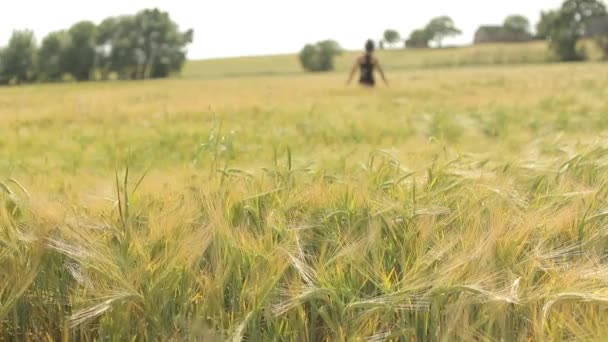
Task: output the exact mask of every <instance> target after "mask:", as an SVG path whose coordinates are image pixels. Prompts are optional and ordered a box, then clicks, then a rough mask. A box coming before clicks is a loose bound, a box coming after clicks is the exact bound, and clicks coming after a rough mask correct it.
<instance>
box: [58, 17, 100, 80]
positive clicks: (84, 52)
mask: <svg viewBox="0 0 608 342" xmlns="http://www.w3.org/2000/svg"><path fill="white" fill-rule="evenodd" d="M68 34H69V45H68V47H67V49H66V53H65V59H64V61H65V63H66V65H67V71H68V72H69V73H70V74H71V75H72V76H73V77H74V78H75V79H76V80H78V81H87V80H90V79H91V78H92V77H93V71H94V70H95V63H96V61H95V57H96V52H95V40H96V34H97V28H96V26H95V24H93V23H92V22H90V21H81V22H79V23H77V24H74V25H73V26H72V27H71V28H70V29H69V30H68Z"/></svg>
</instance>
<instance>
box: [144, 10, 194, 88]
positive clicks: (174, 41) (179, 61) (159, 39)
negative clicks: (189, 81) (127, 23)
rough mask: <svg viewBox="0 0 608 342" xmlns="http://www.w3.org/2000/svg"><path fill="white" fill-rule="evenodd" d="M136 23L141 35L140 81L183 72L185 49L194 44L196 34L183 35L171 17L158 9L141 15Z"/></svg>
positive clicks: (185, 33)
mask: <svg viewBox="0 0 608 342" xmlns="http://www.w3.org/2000/svg"><path fill="white" fill-rule="evenodd" d="M134 21H135V26H136V27H137V29H138V32H139V38H138V44H137V47H136V51H135V52H136V59H137V63H138V65H137V67H138V68H137V69H138V70H137V78H148V77H152V78H158V77H167V76H169V74H170V73H171V72H173V71H179V70H181V68H182V66H183V64H184V62H185V61H186V50H185V46H186V45H188V44H189V43H191V42H192V40H193V37H194V31H192V30H188V31H186V32H180V31H179V29H178V26H177V24H176V23H175V22H173V21H172V20H171V18H170V17H169V14H168V13H167V12H162V11H159V10H158V9H151V10H144V11H141V12H139V13H138V14H137V15H135V18H134Z"/></svg>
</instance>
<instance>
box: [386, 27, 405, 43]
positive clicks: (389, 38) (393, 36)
mask: <svg viewBox="0 0 608 342" xmlns="http://www.w3.org/2000/svg"><path fill="white" fill-rule="evenodd" d="M400 39H401V35H400V34H399V32H397V31H396V30H386V31H384V41H386V42H387V43H389V44H391V45H392V44H395V43H397V42H398V41H399V40H400Z"/></svg>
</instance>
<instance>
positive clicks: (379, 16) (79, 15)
mask: <svg viewBox="0 0 608 342" xmlns="http://www.w3.org/2000/svg"><path fill="white" fill-rule="evenodd" d="M561 2H562V0H422V1H413V0H365V1H362V0H298V1H293V0H203V1H200V2H197V1H193V0H97V1H96V0H53V1H48V0H35V1H34V0H17V1H10V2H8V3H7V4H5V6H3V8H2V11H1V12H0V46H4V45H6V43H7V41H8V39H9V38H10V35H11V33H12V31H13V30H14V29H31V30H33V31H34V33H35V35H36V37H37V39H38V40H39V41H40V40H41V39H42V38H43V37H44V36H45V35H46V34H47V33H49V32H52V31H55V30H59V29H64V28H68V27H69V26H71V25H72V24H74V23H76V22H78V21H80V20H92V21H94V22H96V23H99V22H100V21H101V20H103V19H104V18H106V17H108V16H114V15H121V14H134V13H136V12H137V11H139V10H141V9H144V8H152V7H158V8H160V9H161V10H164V11H168V12H169V13H170V15H171V17H172V18H173V20H174V21H175V22H177V23H178V24H179V25H180V28H181V29H183V30H186V29H189V28H192V29H194V42H193V43H192V45H190V46H189V47H188V52H189V53H188V58H190V59H203V58H216V57H231V56H247V55H267V54H280V53H294V52H297V51H299V50H300V49H301V48H302V47H303V46H304V45H305V44H307V43H313V42H316V41H319V40H323V39H334V40H337V41H338V42H339V43H340V44H341V45H342V46H343V47H344V48H347V49H361V48H362V45H363V44H364V42H365V40H366V39H368V38H373V39H379V38H380V37H381V36H382V33H383V32H384V30H385V29H387V28H391V29H395V30H397V31H399V32H400V33H401V34H402V35H403V36H407V35H409V33H410V32H411V31H412V30H414V29H416V28H420V27H423V26H424V25H425V24H426V23H427V22H428V21H429V20H430V19H431V18H433V17H436V16H441V15H449V16H450V17H452V18H453V19H454V22H455V23H456V26H457V27H458V28H460V29H461V30H462V31H463V34H462V35H461V36H460V37H457V38H454V39H451V40H449V41H446V43H447V44H468V43H471V42H472V40H473V35H474V33H475V30H476V29H477V27H479V25H488V24H501V23H502V22H503V20H504V18H505V17H506V16H507V15H509V14H522V15H524V16H526V17H528V18H529V19H530V21H531V23H532V24H533V25H534V24H535V23H536V22H537V21H538V19H539V17H540V11H541V10H547V9H553V8H558V7H559V6H560V4H561Z"/></svg>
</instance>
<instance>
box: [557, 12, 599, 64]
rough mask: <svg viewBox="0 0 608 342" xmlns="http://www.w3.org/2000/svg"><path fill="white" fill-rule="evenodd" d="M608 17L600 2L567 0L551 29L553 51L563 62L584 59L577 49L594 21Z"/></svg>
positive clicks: (582, 53)
mask: <svg viewBox="0 0 608 342" xmlns="http://www.w3.org/2000/svg"><path fill="white" fill-rule="evenodd" d="M604 17H606V7H605V5H604V4H603V2H601V1H598V0H566V1H564V3H563V4H562V7H561V9H560V11H559V14H558V15H557V16H556V18H555V21H554V22H553V25H552V26H551V28H550V39H551V43H550V46H551V49H552V50H553V51H554V52H555V53H556V55H557V56H558V57H559V58H560V60H562V61H575V60H581V59H584V57H585V56H584V52H581V51H580V50H578V49H577V44H578V42H579V40H580V39H581V38H583V37H584V36H585V35H586V34H587V32H588V28H589V23H590V22H591V21H592V20H593V19H597V18H604Z"/></svg>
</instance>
